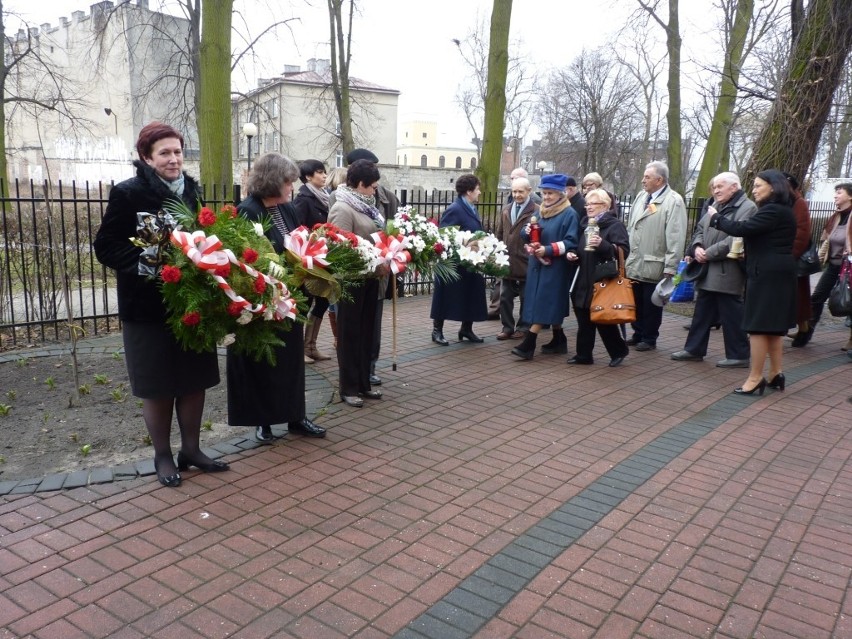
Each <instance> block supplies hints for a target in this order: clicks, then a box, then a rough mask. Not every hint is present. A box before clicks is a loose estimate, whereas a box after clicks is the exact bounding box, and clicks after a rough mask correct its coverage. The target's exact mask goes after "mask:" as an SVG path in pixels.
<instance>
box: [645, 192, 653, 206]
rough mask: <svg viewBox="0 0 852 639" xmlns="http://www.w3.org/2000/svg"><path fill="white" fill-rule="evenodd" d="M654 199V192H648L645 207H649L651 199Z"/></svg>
mask: <svg viewBox="0 0 852 639" xmlns="http://www.w3.org/2000/svg"><path fill="white" fill-rule="evenodd" d="M653 199H654V194H653V193H648V197H646V198H645V208H646V209H647V208H648V205H649V204H650V203H651V200H653Z"/></svg>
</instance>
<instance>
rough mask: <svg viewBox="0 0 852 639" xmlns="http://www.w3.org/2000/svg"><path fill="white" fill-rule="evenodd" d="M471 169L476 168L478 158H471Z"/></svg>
mask: <svg viewBox="0 0 852 639" xmlns="http://www.w3.org/2000/svg"><path fill="white" fill-rule="evenodd" d="M470 169H471V171H473V170H474V169H476V158H470Z"/></svg>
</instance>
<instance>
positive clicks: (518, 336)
mask: <svg viewBox="0 0 852 639" xmlns="http://www.w3.org/2000/svg"><path fill="white" fill-rule="evenodd" d="M524 335H526V332H524V331H515V332H514V333H512V339H524Z"/></svg>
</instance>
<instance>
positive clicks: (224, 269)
mask: <svg viewBox="0 0 852 639" xmlns="http://www.w3.org/2000/svg"><path fill="white" fill-rule="evenodd" d="M213 273H214V275H218V276H219V277H228V276H229V275H230V274H231V265H230V264H225V265H223V266H217V267H216V268H215V269H214V271H213Z"/></svg>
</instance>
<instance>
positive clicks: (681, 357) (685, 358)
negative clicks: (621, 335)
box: [636, 347, 704, 362]
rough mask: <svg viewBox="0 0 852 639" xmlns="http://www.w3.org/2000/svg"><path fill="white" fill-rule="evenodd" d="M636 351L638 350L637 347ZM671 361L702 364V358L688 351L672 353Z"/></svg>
mask: <svg viewBox="0 0 852 639" xmlns="http://www.w3.org/2000/svg"><path fill="white" fill-rule="evenodd" d="M636 350H639V348H638V347H637V348H636ZM672 359H673V360H674V361H676V362H702V361H704V358H703V357H702V356H701V355H693V354H692V353H690V352H689V351H677V352H676V353H672Z"/></svg>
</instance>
